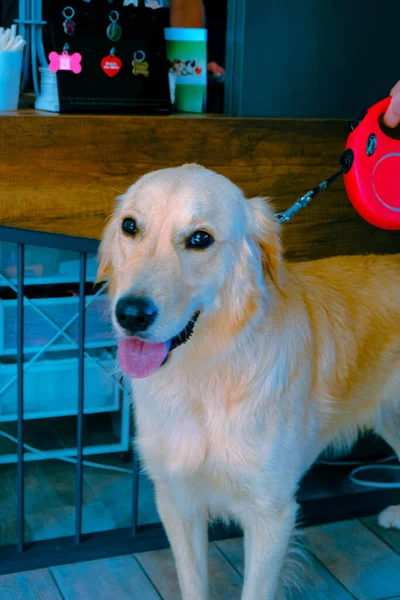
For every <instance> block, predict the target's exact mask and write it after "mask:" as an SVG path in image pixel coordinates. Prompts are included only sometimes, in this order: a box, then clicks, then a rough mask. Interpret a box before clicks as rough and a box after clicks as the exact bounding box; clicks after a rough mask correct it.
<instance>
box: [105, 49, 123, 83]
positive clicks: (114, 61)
mask: <svg viewBox="0 0 400 600" xmlns="http://www.w3.org/2000/svg"><path fill="white" fill-rule="evenodd" d="M121 67H122V61H121V59H120V58H118V57H117V56H115V48H111V50H110V54H109V55H108V56H106V57H104V58H103V59H102V61H101V68H102V69H103V71H104V73H105V74H106V75H108V77H115V76H116V75H118V73H119V72H120V70H121Z"/></svg>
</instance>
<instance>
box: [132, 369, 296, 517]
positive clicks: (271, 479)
mask: <svg viewBox="0 0 400 600" xmlns="http://www.w3.org/2000/svg"><path fill="white" fill-rule="evenodd" d="M244 389H246V391H247V392H248V390H249V385H248V382H246V385H245V386H241V385H240V383H239V382H236V383H233V384H232V385H231V387H227V380H226V379H225V378H223V377H221V373H218V374H216V375H215V376H213V375H210V376H209V377H207V378H204V377H202V378H201V380H200V381H197V380H196V378H191V379H186V378H185V379H182V378H181V377H179V378H177V379H175V380H174V379H173V378H168V380H166V379H165V380H163V378H161V377H157V378H152V379H151V380H141V381H136V382H135V383H134V398H135V407H136V420H137V443H138V446H139V449H140V453H141V456H142V459H143V463H144V466H145V468H146V469H147V470H148V471H149V474H150V476H151V477H152V478H153V479H158V478H159V479H163V480H170V481H173V482H174V484H175V483H176V484H178V482H180V483H182V484H183V483H184V482H186V483H188V484H190V485H191V486H195V487H196V488H198V489H199V490H202V492H201V493H202V494H205V495H206V496H207V498H208V500H207V501H208V502H209V504H214V505H216V507H217V508H216V512H219V508H218V504H223V503H224V502H225V500H226V499H227V498H229V500H230V502H232V501H239V502H240V501H241V499H244V498H243V497H244V496H247V495H248V494H250V495H251V496H254V495H260V494H261V495H262V494H263V493H267V492H268V495H272V496H274V495H278V496H281V495H282V492H281V490H280V486H277V485H276V482H277V481H279V477H280V475H279V474H280V473H281V472H283V473H284V474H285V481H286V483H287V488H288V490H289V488H293V486H295V485H296V481H297V479H298V473H299V469H300V470H301V468H300V467H299V459H298V458H297V457H296V458H295V459H293V453H292V450H293V449H294V448H291V449H289V446H293V440H295V438H296V433H295V427H293V426H292V427H291V428H288V427H287V421H286V419H285V418H283V417H282V411H278V410H276V402H268V398H266V397H265V392H266V390H265V388H263V387H262V386H261V387H259V388H258V389H257V390H255V389H253V390H252V393H251V394H250V396H249V395H246V397H244V395H243V392H244ZM297 437H298V436H297ZM290 482H292V485H291V484H290ZM255 488H257V489H255ZM255 492H258V494H255Z"/></svg>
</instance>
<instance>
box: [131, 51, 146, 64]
mask: <svg viewBox="0 0 400 600" xmlns="http://www.w3.org/2000/svg"><path fill="white" fill-rule="evenodd" d="M145 58H146V54H145V53H144V52H143V50H136V52H135V54H134V55H133V60H136V62H143V61H144V59H145Z"/></svg>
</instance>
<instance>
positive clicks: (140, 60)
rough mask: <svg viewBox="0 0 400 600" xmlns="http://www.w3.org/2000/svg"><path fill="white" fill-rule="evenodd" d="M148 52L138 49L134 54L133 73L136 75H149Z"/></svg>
mask: <svg viewBox="0 0 400 600" xmlns="http://www.w3.org/2000/svg"><path fill="white" fill-rule="evenodd" d="M145 58H146V53H145V52H143V50H136V52H135V53H134V55H133V61H132V67H133V69H132V73H133V74H134V75H144V77H148V76H149V63H148V62H147V61H146V60H145Z"/></svg>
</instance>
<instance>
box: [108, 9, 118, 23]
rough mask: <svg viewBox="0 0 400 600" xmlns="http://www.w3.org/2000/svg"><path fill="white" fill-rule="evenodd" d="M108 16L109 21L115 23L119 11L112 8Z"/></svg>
mask: <svg viewBox="0 0 400 600" xmlns="http://www.w3.org/2000/svg"><path fill="white" fill-rule="evenodd" d="M113 15H115V16H113ZM108 18H109V19H110V21H111V23H116V22H117V21H118V19H119V12H118V11H117V10H112V11H111V12H110V14H109V15H108Z"/></svg>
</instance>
